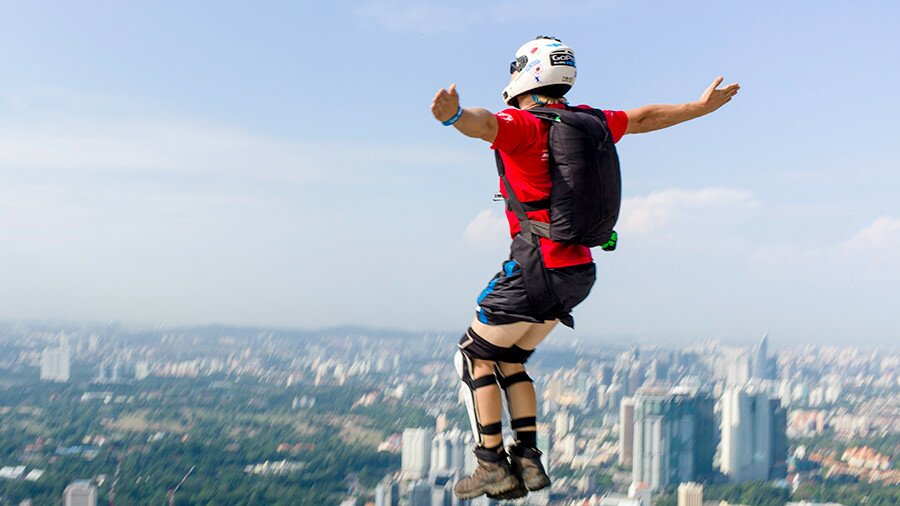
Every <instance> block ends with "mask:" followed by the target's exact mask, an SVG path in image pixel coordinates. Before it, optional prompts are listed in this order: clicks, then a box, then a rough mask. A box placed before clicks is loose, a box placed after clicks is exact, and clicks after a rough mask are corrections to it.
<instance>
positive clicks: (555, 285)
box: [431, 36, 740, 499]
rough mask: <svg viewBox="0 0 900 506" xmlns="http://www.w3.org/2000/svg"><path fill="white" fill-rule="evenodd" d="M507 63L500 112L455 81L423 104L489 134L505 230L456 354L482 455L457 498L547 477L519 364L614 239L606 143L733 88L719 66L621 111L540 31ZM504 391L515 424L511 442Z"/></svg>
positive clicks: (497, 492) (668, 120) (566, 308)
mask: <svg viewBox="0 0 900 506" xmlns="http://www.w3.org/2000/svg"><path fill="white" fill-rule="evenodd" d="M509 71H510V80H509V85H508V86H507V87H506V88H505V89H504V90H503V101H504V102H505V103H506V105H507V106H508V108H507V109H504V110H503V111H501V112H499V113H496V114H494V113H491V112H490V111H488V110H486V109H481V108H462V107H461V106H460V103H459V94H458V92H457V90H456V84H451V85H450V87H449V88H446V89H444V88H441V89H440V90H439V91H438V92H437V94H435V96H434V101H433V102H432V104H431V112H432V114H433V115H434V117H435V119H437V120H438V121H440V122H441V123H443V124H444V125H445V126H451V125H452V126H453V127H454V128H455V129H456V130H458V131H459V132H461V133H462V134H463V135H466V136H468V137H474V138H477V139H482V140H484V141H486V142H488V143H490V145H491V149H492V150H494V153H495V157H496V159H497V167H498V173H499V176H500V192H501V194H502V195H503V197H504V199H505V200H506V205H507V207H506V215H507V218H508V220H509V227H510V235H511V236H512V238H513V243H512V246H511V250H510V257H509V259H508V260H506V261H505V262H503V264H502V266H501V269H500V272H498V273H497V274H496V275H495V276H494V278H493V279H491V280H490V282H489V283H488V285H487V287H486V288H485V289H484V290H483V291H482V292H481V294H480V295H479V296H478V299H477V309H476V312H475V317H474V318H473V320H472V322H471V325H470V326H469V328H468V329H467V330H466V332H465V334H463V336H462V338H461V340H460V342H459V350H458V351H457V352H456V355H455V357H454V362H455V365H456V369H457V372H458V373H459V375H460V378H461V379H462V384H461V390H462V392H463V394H464V397H465V401H466V408H467V409H468V412H469V419H470V421H471V424H472V431H473V433H474V435H475V441H476V445H477V446H476V447H475V456H476V457H477V461H478V465H477V467H476V469H475V471H474V473H473V474H472V475H471V476H468V477H465V478H463V479H461V480H459V481H457V483H456V485H455V487H454V491H455V492H456V495H457V496H458V497H460V498H461V499H470V498H474V497H477V496H480V495H482V494H487V495H488V496H489V497H492V498H496V499H515V498H519V497H523V496H525V495H526V494H527V493H528V492H529V491H535V490H541V489H543V488H546V487H548V486H549V485H550V477H549V476H547V473H546V472H545V470H544V467H543V465H542V464H541V460H540V457H541V452H540V450H539V449H538V448H537V432H536V431H537V418H536V414H537V401H536V395H535V390H534V384H533V383H532V380H531V378H530V377H529V375H528V373H527V371H526V369H525V363H526V361H527V360H528V358H529V357H530V356H531V354H532V353H533V352H534V350H535V348H536V347H537V345H538V344H539V343H540V342H541V341H542V340H543V339H544V338H545V337H546V336H547V335H548V334H549V333H550V331H551V330H552V329H553V327H554V326H556V324H557V323H560V322H562V324H563V325H566V326H568V327H574V320H573V318H572V315H571V311H572V309H573V308H574V307H575V306H576V305H578V304H579V303H580V302H581V301H583V300H584V299H585V298H586V297H587V295H588V292H590V290H591V287H592V286H593V284H594V280H595V277H596V271H595V267H594V262H593V257H592V256H591V249H590V247H591V246H601V247H602V248H603V249H604V250H611V249H614V248H615V243H616V240H617V234H616V233H615V231H613V230H612V226H613V225H614V224H615V219H616V217H617V216H618V208H619V202H620V199H621V186H620V181H619V165H618V157H617V156H616V154H615V145H614V144H615V143H616V142H618V141H619V139H621V138H622V137H623V136H624V135H627V134H638V133H644V132H651V131H653V130H659V129H662V128H667V127H670V126H672V125H676V124H678V123H682V122H684V121H688V120H691V119H694V118H698V117H700V116H703V115H705V114H709V113H711V112H713V111H715V110H716V109H718V108H719V107H721V106H722V105H724V104H725V103H727V102H728V101H730V100H731V99H732V97H734V95H735V94H736V93H737V92H738V90H739V89H740V86H739V85H738V84H730V85H727V86H724V87H723V88H719V86H720V85H721V83H722V78H721V77H718V78H716V79H715V80H714V81H713V82H712V84H711V85H710V86H709V87H708V88H707V89H706V91H704V92H703V94H702V95H701V96H700V98H699V99H698V100H697V101H694V102H688V103H683V104H672V105H668V104H653V105H646V106H643V107H638V108H636V109H631V110H626V111H620V110H604V109H595V108H593V107H590V106H587V105H578V106H572V105H570V104H569V103H568V101H567V100H566V99H565V98H564V96H565V94H566V93H567V92H568V91H569V90H570V89H571V88H572V86H573V85H574V84H575V76H576V66H575V54H574V52H573V51H572V48H570V47H569V46H567V45H566V44H564V43H562V42H561V41H560V40H559V39H556V38H553V37H545V36H539V37H537V38H536V39H535V40H532V41H529V42H526V43H525V44H523V45H522V46H521V47H520V48H519V50H518V51H516V54H515V59H514V60H513V61H512V63H510V67H509ZM598 174H599V175H598ZM572 181H575V183H574V184H571V185H570V184H569V183H571V182H572ZM580 181H587V182H586V183H579V182H580ZM589 186H590V188H588V187H589ZM501 390H502V393H503V395H505V396H506V404H507V407H508V410H509V413H508V417H509V423H510V429H512V431H514V433H515V442H514V443H513V444H512V445H510V447H509V449H508V450H507V449H506V448H504V446H503V436H502V426H501V419H502V417H501V410H502V409H503V408H502V406H503V403H502V402H501V398H500V395H501Z"/></svg>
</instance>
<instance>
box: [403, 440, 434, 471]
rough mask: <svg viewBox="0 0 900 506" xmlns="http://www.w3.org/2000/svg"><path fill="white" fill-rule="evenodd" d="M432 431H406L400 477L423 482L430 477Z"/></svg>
mask: <svg viewBox="0 0 900 506" xmlns="http://www.w3.org/2000/svg"><path fill="white" fill-rule="evenodd" d="M432 437H434V431H433V430H431V429H423V428H419V429H405V430H404V431H403V449H402V455H401V459H400V470H401V472H400V475H401V477H402V478H403V479H406V480H421V479H423V478H427V477H428V471H429V469H430V468H431V440H432Z"/></svg>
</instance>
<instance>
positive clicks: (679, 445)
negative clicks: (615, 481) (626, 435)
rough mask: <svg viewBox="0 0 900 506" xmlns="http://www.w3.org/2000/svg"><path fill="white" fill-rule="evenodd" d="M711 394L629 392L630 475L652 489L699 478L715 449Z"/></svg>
mask: <svg viewBox="0 0 900 506" xmlns="http://www.w3.org/2000/svg"><path fill="white" fill-rule="evenodd" d="M714 420H715V418H714V415H713V399H712V397H711V396H709V395H707V394H698V393H693V392H690V391H688V390H686V389H683V388H680V387H679V388H674V389H671V390H669V391H666V390H660V389H652V390H651V389H642V390H641V391H639V392H638V393H637V395H635V397H634V447H633V452H632V479H633V480H634V481H635V482H643V483H646V484H647V485H649V487H650V489H652V490H660V489H663V488H665V487H667V486H669V485H672V484H677V483H681V482H685V481H705V480H706V479H708V478H709V477H710V476H711V474H712V459H713V455H714V454H715V448H716V441H715V434H716V430H715V422H714Z"/></svg>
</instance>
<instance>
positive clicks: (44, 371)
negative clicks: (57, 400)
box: [41, 337, 71, 383]
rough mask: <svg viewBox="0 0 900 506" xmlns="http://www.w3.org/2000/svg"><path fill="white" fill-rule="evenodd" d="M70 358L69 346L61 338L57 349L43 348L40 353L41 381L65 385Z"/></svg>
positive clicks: (67, 378) (67, 379) (64, 339)
mask: <svg viewBox="0 0 900 506" xmlns="http://www.w3.org/2000/svg"><path fill="white" fill-rule="evenodd" d="M70 362H71V357H70V355H69V345H68V343H67V342H66V338H65V337H63V338H62V339H61V342H60V344H59V347H58V348H49V347H48V348H44V351H43V352H41V380H44V381H57V382H60V383H65V382H66V381H69V366H70Z"/></svg>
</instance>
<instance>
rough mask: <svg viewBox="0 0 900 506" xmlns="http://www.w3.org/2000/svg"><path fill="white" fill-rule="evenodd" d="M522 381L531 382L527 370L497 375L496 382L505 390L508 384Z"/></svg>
mask: <svg viewBox="0 0 900 506" xmlns="http://www.w3.org/2000/svg"><path fill="white" fill-rule="evenodd" d="M523 381H527V382H529V383H533V381H532V379H531V376H529V375H528V373H527V372H525V371H522V372H517V373H515V374H510V375H509V376H498V377H497V382H498V383H500V388H502V389H503V390H506V389H507V388H509V387H510V385H514V384H516V383H522V382H523Z"/></svg>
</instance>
